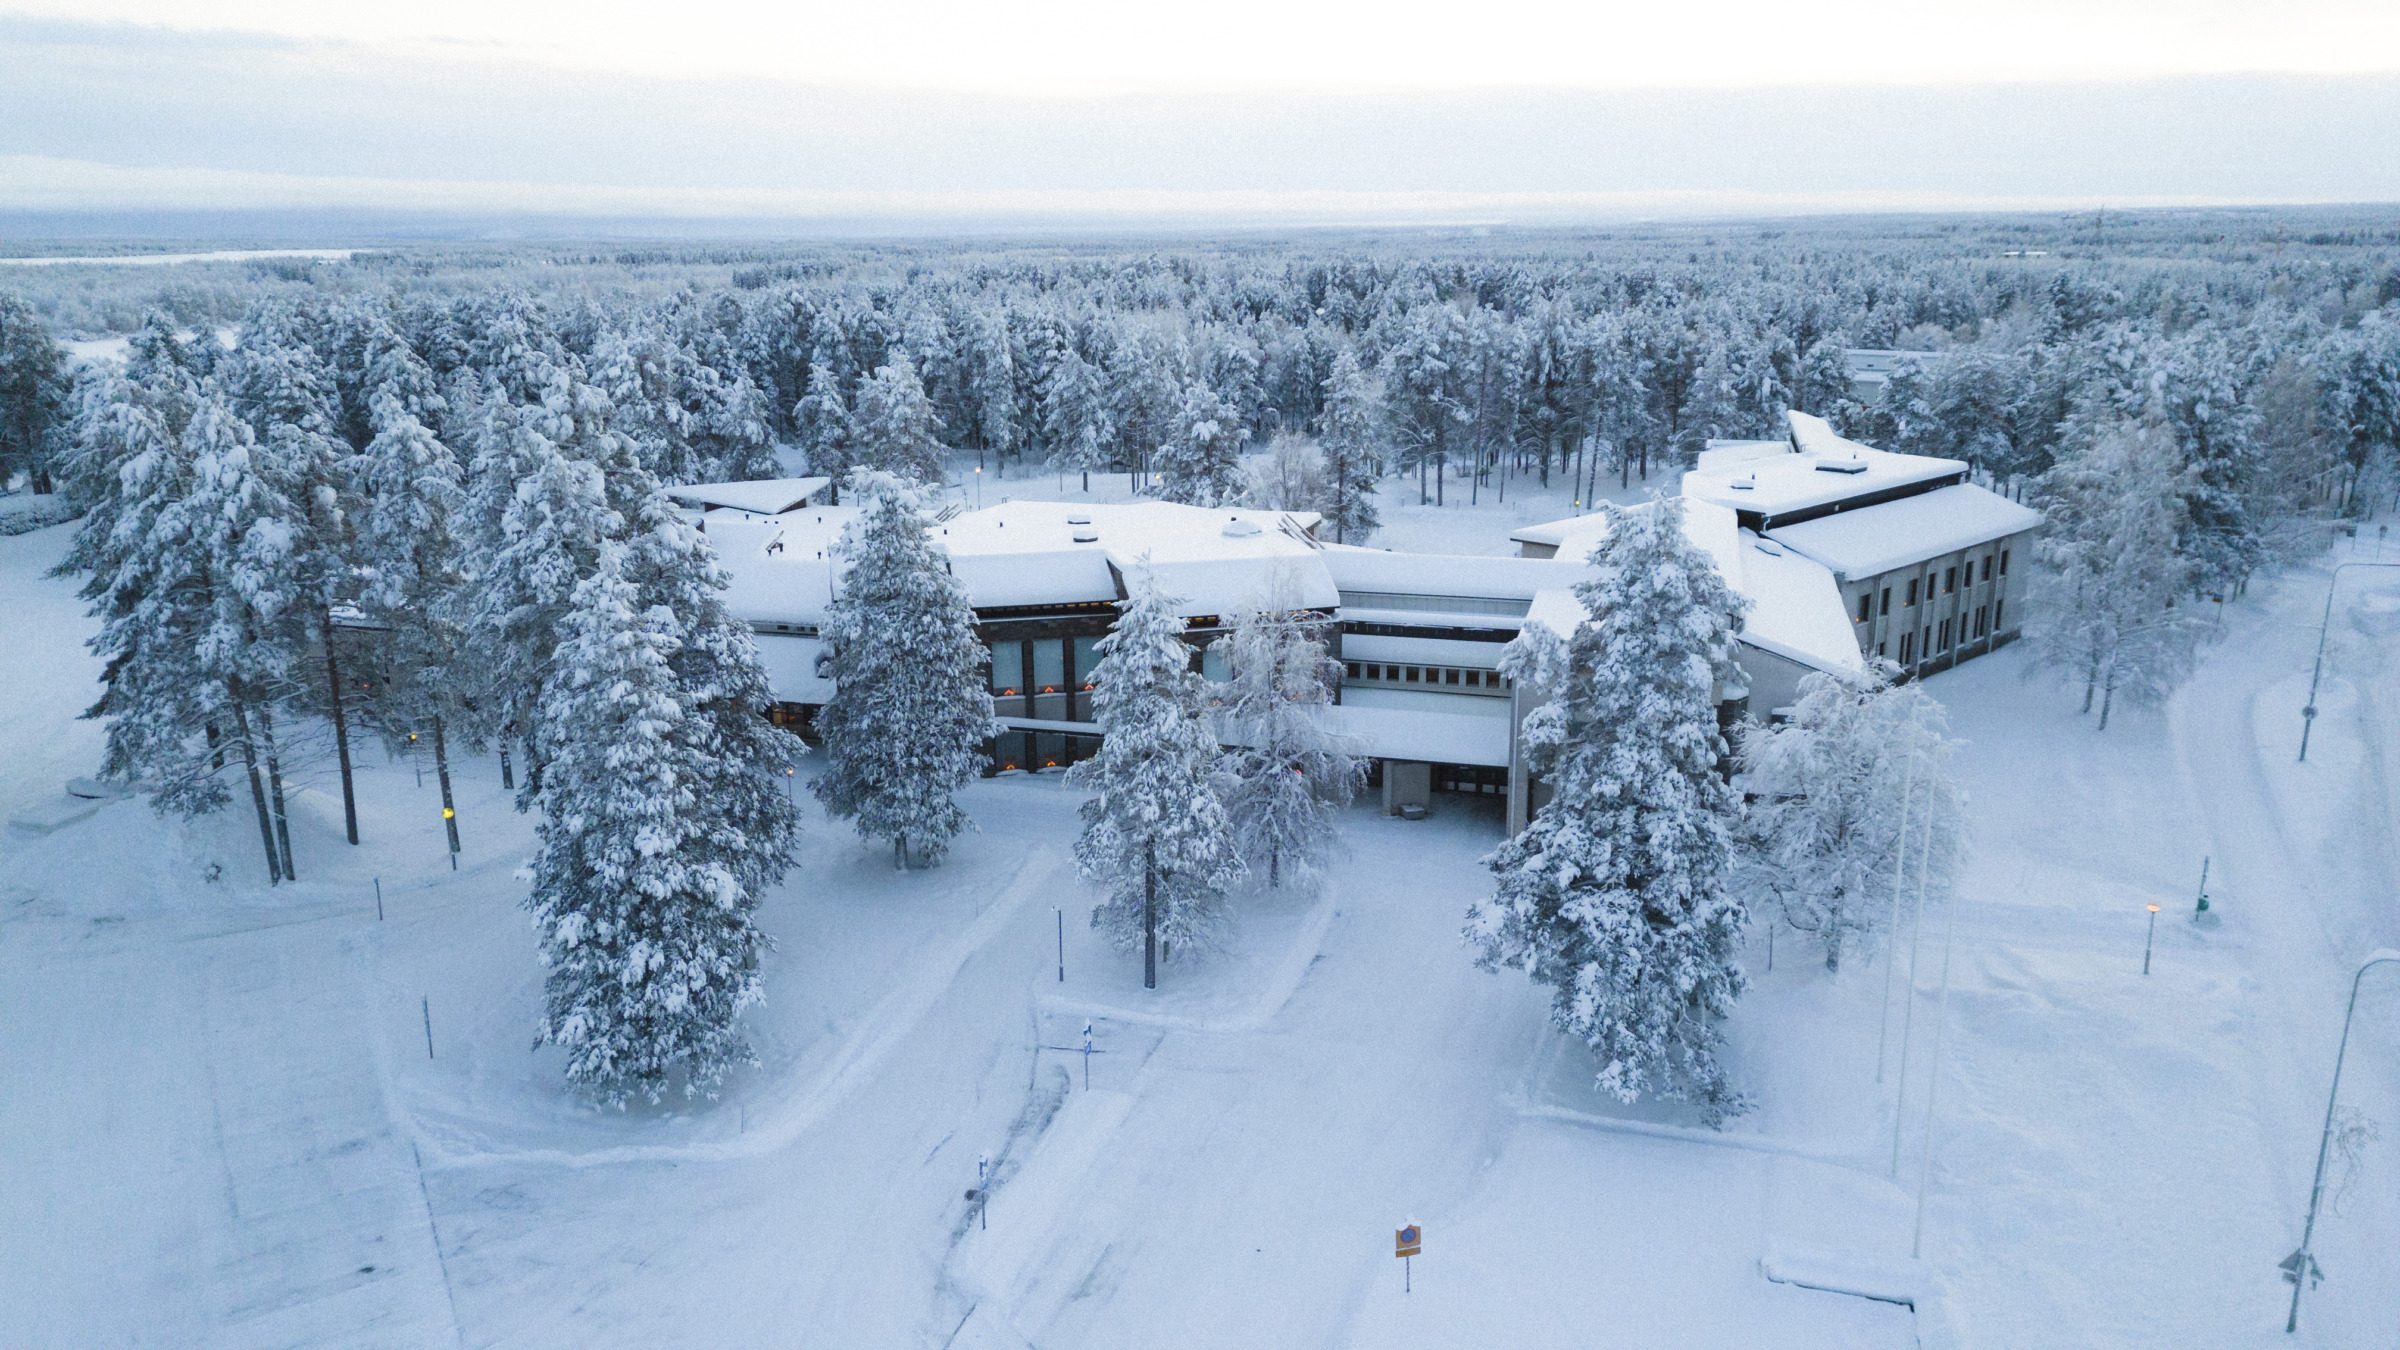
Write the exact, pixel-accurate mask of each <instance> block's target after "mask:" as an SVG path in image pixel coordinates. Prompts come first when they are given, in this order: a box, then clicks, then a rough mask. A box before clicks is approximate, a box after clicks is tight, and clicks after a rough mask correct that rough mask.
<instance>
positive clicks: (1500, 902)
mask: <svg viewBox="0 0 2400 1350" xmlns="http://www.w3.org/2000/svg"><path fill="white" fill-rule="evenodd" d="M1609 515H1610V527H1609V532H1608V537H1607V538H1606V540H1604V541H1603V542H1602V544H1601V545H1600V547H1599V548H1598V549H1597V550H1595V551H1594V553H1593V555H1592V563H1593V566H1594V569H1595V574H1594V575H1593V576H1592V577H1591V578H1590V579H1588V580H1586V581H1584V582H1582V583H1581V584H1579V585H1578V586H1577V587H1576V588H1575V590H1576V595H1577V597H1578V598H1580V599H1581V600H1582V602H1583V606H1584V610H1585V612H1586V615H1587V617H1586V619H1585V621H1584V622H1583V623H1582V624H1580V625H1579V626H1578V627H1577V628H1576V630H1575V632H1574V633H1573V634H1572V635H1570V636H1568V637H1567V638H1566V640H1565V643H1564V647H1563V656H1564V661H1563V662H1560V661H1559V660H1558V659H1557V658H1558V657H1559V656H1560V655H1561V654H1562V653H1561V652H1559V651H1558V650H1556V649H1555V647H1552V648H1549V649H1547V650H1549V659H1548V660H1546V661H1544V660H1539V659H1537V658H1539V657H1540V656H1541V654H1542V652H1543V651H1544V650H1545V648H1544V647H1543V646H1542V645H1541V644H1538V643H1537V644H1534V645H1533V646H1531V647H1529V648H1528V649H1527V650H1526V651H1524V652H1512V653H1511V659H1510V665H1509V667H1507V668H1508V669H1509V670H1510V673H1511V674H1512V675H1513V676H1515V677H1516V678H1518V679H1519V680H1520V681H1522V680H1524V679H1525V678H1526V677H1527V676H1528V675H1532V674H1535V673H1537V672H1535V671H1534V670H1533V669H1531V668H1530V666H1529V665H1528V663H1531V664H1533V665H1552V666H1563V669H1557V670H1555V671H1553V676H1554V678H1553V679H1552V680H1551V681H1550V682H1549V684H1548V686H1547V687H1545V688H1543V689H1542V690H1541V692H1542V693H1543V694H1546V695H1547V696H1548V698H1549V700H1550V701H1549V702H1547V703H1546V704H1544V705H1543V706H1542V707H1541V708H1539V709H1537V710H1536V711H1535V712H1534V713H1533V714H1532V715H1531V716H1529V717H1528V718H1527V719H1526V723H1525V730H1524V740H1525V745H1526V750H1527V754H1528V756H1529V758H1530V759H1531V761H1532V764H1533V767H1534V769H1535V771H1536V772H1538V773H1540V774H1541V775H1542V776H1543V777H1544V778H1545V779H1546V780H1547V781H1548V782H1549V784H1550V789H1551V797H1550V800H1549V801H1548V802H1546V803H1545V804H1544V805H1543V806H1542V808H1541V810H1540V811H1539V812H1537V813H1536V814H1535V816H1534V818H1533V822H1532V824H1531V825H1529V826H1528V827H1527V828H1526V830H1525V832H1524V833H1522V834H1520V835H1518V836H1517V837H1516V838H1514V839H1511V840H1509V841H1508V842H1507V843H1505V844H1503V845H1501V846H1500V848H1499V849H1498V850H1496V851H1495V852H1493V853H1492V855H1491V856H1490V858H1489V859H1487V860H1486V861H1487V864H1488V865H1489V866H1490V867H1491V869H1492V871H1493V873H1494V874H1495V875H1496V876H1497V877H1498V879H1499V880H1498V884H1497V887H1496V889H1495V892H1494V894H1493V896H1492V897H1491V898H1490V899H1489V900H1485V901H1482V902H1480V903H1478V904H1477V905H1475V906H1474V907H1473V908H1472V909H1470V910H1469V911H1468V916H1467V925H1466V936H1467V941H1468V943H1469V944H1470V945H1471V946H1473V947H1474V948H1475V949H1476V950H1477V952H1478V959H1479V963H1480V964H1481V965H1483V966H1484V967H1485V968H1486V969H1495V970H1496V969H1515V970H1522V971H1524V972H1526V973H1527V974H1528V975H1530V976H1531V977H1532V978H1533V979H1534V980H1535V981H1536V982H1538V983H1541V984H1545V985H1548V986H1550V988H1551V989H1552V990H1553V998H1552V1004H1551V1016H1552V1019H1553V1020H1554V1021H1555V1022H1556V1023H1557V1024H1558V1025H1559V1027H1560V1028H1561V1029H1562V1030H1565V1031H1567V1032H1569V1033H1571V1034H1573V1035H1575V1036H1577V1037H1579V1038H1580V1039H1582V1040H1583V1041H1584V1042H1585V1043H1586V1044H1588V1045H1590V1046H1591V1047H1592V1048H1593V1050H1594V1051H1596V1052H1597V1054H1598V1056H1599V1060H1600V1070H1599V1083H1600V1086H1601V1087H1602V1088H1603V1089H1605V1090H1607V1091H1608V1092H1610V1093H1612V1094H1613V1095H1615V1096H1616V1097H1618V1098H1619V1099H1620V1100H1624V1101H1632V1100H1635V1099H1637V1098H1639V1097H1640V1096H1642V1095H1643V1094H1644V1093H1650V1094H1654V1095H1658V1096H1663V1097H1669V1098H1675V1099H1682V1100H1690V1101H1694V1102H1697V1103H1699V1104H1700V1105H1701V1106H1702V1107H1703V1108H1704V1109H1705V1110H1706V1111H1707V1112H1708V1115H1709V1117H1710V1119H1711V1120H1712V1121H1716V1120H1722V1119H1723V1118H1724V1117H1725V1116H1726V1115H1728V1114H1730V1113H1732V1112H1735V1111H1738V1110H1740V1109H1741V1108H1742V1105H1743V1103H1742V1101H1741V1098H1740V1096H1739V1094H1737V1093H1735V1092H1734V1091H1733V1089H1732V1088H1731V1087H1730V1086H1729V1085H1728V1084H1727V1082H1726V1080H1725V1072H1724V1069H1723V1067H1722V1066H1721V1065H1720V1064H1719V1063H1718V1062H1717V1050H1718V1046H1719V1044H1720V1040H1721V1038H1720V1034H1719V1032H1718V1030H1717V1026H1716V1022H1717V1019H1718V1018H1720V1017H1722V1016H1724V1015H1725V1013H1726V1012H1727V1011H1728V1010H1730V1009H1731V1008H1732V1006H1733V1002H1734V1000H1735V999H1736V998H1737V997H1739V995H1740V994H1741V992H1742V988H1743V985H1744V982H1745V981H1744V977H1743V974H1742V968H1741V966H1740V965H1739V964H1738V963H1737V961H1736V953H1737V951H1738V949H1739V947H1740V944H1741V940H1742V929H1743V925H1744V922H1745V920H1746V917H1747V916H1746V913H1745V911H1744V909H1743V906H1742V902H1741V900H1740V898H1739V897H1738V896H1737V895H1735V894H1734V893H1733V891H1732V889H1731V887H1730V886H1729V885H1728V877H1727V872H1728V852H1729V847H1730V845H1729V838H1728V826H1729V824H1730V822H1731V820H1732V817H1733V810H1734V805H1733V797H1732V793H1731V790H1730V789H1729V788H1728V787H1727V786H1726V784H1725V781H1724V779H1723V778H1722V777H1720V776H1719V771H1718V766H1719V763H1720V761H1721V760H1722V759H1723V757H1724V754H1725V743H1724V739H1723V737H1722V736H1721V735H1720V734H1719V732H1718V730H1717V706H1716V688H1715V684H1716V681H1717V680H1718V679H1719V678H1720V677H1722V676H1723V675H1725V674H1726V673H1728V672H1730V671H1731V669H1732V661H1733V641H1734V634H1735V631H1736V629H1737V627H1738V625H1739V623H1740V621H1741V615H1742V604H1743V602H1742V601H1741V600H1740V598H1739V597H1737V596H1735V595H1734V593H1733V592H1732V591H1731V590H1729V589H1728V588H1727V587H1726V585H1725V582H1724V580H1723V579H1722V578H1721V577H1719V576H1718V574H1717V570H1716V565H1715V564H1714V563H1713V562H1711V561H1710V560H1709V558H1708V556H1707V555H1706V554H1705V553H1702V552H1701V551H1700V550H1699V549H1698V548H1696V547H1694V546H1693V544H1692V543H1691V542H1690V541H1689V540H1688V539H1687V538H1685V536H1684V533H1683V522H1682V511H1681V506H1680V503H1679V502H1677V501H1674V500H1672V499H1663V500H1658V501H1654V502H1652V503H1651V504H1649V505H1647V506H1645V507H1640V508H1635V509H1632V510H1620V509H1616V508H1609Z"/></svg>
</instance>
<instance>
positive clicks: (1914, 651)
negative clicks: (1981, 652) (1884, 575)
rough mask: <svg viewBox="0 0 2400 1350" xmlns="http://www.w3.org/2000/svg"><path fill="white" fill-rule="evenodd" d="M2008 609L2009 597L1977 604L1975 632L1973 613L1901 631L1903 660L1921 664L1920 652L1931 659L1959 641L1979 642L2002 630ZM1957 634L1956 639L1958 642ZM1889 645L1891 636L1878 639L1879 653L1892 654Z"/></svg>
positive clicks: (1947, 652)
mask: <svg viewBox="0 0 2400 1350" xmlns="http://www.w3.org/2000/svg"><path fill="white" fill-rule="evenodd" d="M2007 609H2008V602H2007V601H2006V600H1995V601H1993V602H1992V603H1990V604H1988V605H1977V606H1976V607H1975V613H1974V615H1973V618H1974V620H1975V631H1974V632H1973V633H1969V632H1968V631H1967V619H1968V617H1969V616H1968V615H1965V614H1961V615H1959V616H1958V618H1957V619H1955V620H1952V619H1944V620H1942V621H1941V623H1940V624H1938V625H1936V624H1927V625H1925V627H1924V628H1922V629H1920V630H1918V631H1917V632H1913V633H1902V634H1901V635H1900V664H1901V665H1903V666H1913V665H1915V664H1917V660H1918V658H1919V656H1920V655H1922V656H1923V658H1924V659H1925V660H1927V661H1931V660H1933V659H1934V658H1936V657H1939V656H1945V655H1948V654H1949V651H1950V649H1951V647H1953V646H1955V645H1957V643H1958V642H1975V641H1978V640H1980V639H1982V638H1984V637H1986V636H1988V635H1990V634H1993V633H1997V632H1999V631H2000V622H2001V615H2002V614H2004V613H2006V612H2007ZM1954 623H1955V625H1956V631H1955V632H1953V630H1952V625H1953V624H1954ZM1953 638H1955V639H1956V641H1955V642H1954V641H1953ZM1889 645H1890V643H1889V642H1888V640H1887V641H1885V642H1878V643H1876V644H1875V654H1876V655H1877V656H1889V655H1890V654H1891V653H1890V652H1889V651H1887V650H1886V648H1887V647H1889Z"/></svg>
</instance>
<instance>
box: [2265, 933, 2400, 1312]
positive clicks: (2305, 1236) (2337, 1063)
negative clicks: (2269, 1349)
mask: <svg viewBox="0 0 2400 1350" xmlns="http://www.w3.org/2000/svg"><path fill="white" fill-rule="evenodd" d="M2381 965H2400V950H2395V949H2393V948H2390V947H2385V948H2382V949H2380V950H2378V951H2376V952H2375V953H2374V954H2373V955H2371V956H2369V957H2368V958H2367V959H2366V960H2365V961H2364V962H2363V963H2361V964H2360V965H2359V968H2358V973H2357V974H2355V975H2352V976H2351V977H2350V1006H2349V1007H2348V1009H2347V1010H2345V1011H2344V1012H2343V1013H2342V1040H2341V1044H2340V1045H2339V1046H2338V1047H2337V1048H2336V1049H2335V1050H2334V1052H2333V1086H2332V1087H2331V1088H2329V1089H2328V1090H2327V1091H2326V1093H2325V1130H2324V1133H2323V1134H2321V1135H2319V1136H2318V1137H2317V1175H2316V1180H2314V1181H2312V1182H2310V1183H2309V1187H2308V1218H2307V1220H2306V1221H2305V1222H2303V1223H2302V1224H2301V1225H2300V1249H2299V1250H2298V1251H2296V1252H2293V1253H2292V1254H2291V1255H2290V1256H2288V1257H2286V1258H2284V1262H2283V1269H2284V1277H2285V1278H2286V1279H2289V1280H2290V1281H2291V1282H2292V1312H2291V1316H2289V1317H2288V1318H2286V1319H2285V1320H2284V1323H2283V1330H2284V1333H2285V1334H2286V1335H2289V1334H2291V1333H2292V1332H2295V1331H2298V1330H2299V1329H2300V1294H2301V1291H2302V1290H2304V1289H2306V1288H2307V1287H2308V1277H2309V1275H2310V1274H2311V1272H2313V1271H2314V1270H2315V1269H2316V1265H2317V1262H2316V1257H2315V1255H2314V1254H2313V1253H2311V1252H2310V1250H2309V1245H2310V1244H2311V1243H2312V1242H2314V1241H2315V1239H2316V1236H2317V1205H2318V1202H2319V1201H2321V1200H2323V1199H2324V1198H2325V1156H2326V1154H2328V1153H2329V1152H2331V1151H2332V1149H2333V1106H2334V1103H2335V1102H2336V1101H2338V1100H2340V1098H2341V1095H2342V1061H2343V1060H2345V1059H2347V1058H2349V1055H2350V1021H2351V1019H2352V1018H2353V1017H2355V1016H2357V1014H2358V984H2359V981H2361V980H2363V979H2365V978H2366V975H2367V972H2368V971H2370V970H2372V969H2374V968H2375V967H2377V966H2381Z"/></svg>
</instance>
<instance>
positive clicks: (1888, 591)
mask: <svg viewBox="0 0 2400 1350" xmlns="http://www.w3.org/2000/svg"><path fill="white" fill-rule="evenodd" d="M1883 612H1884V613H1886V614H1889V613H1891V612H1892V588H1891V587H1889V586H1886V587H1884V588H1883Z"/></svg>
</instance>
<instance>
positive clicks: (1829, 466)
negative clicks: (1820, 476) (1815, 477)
mask: <svg viewBox="0 0 2400 1350" xmlns="http://www.w3.org/2000/svg"><path fill="white" fill-rule="evenodd" d="M1866 471H1867V462H1866V461H1865V460H1863V459H1820V460H1818V461H1817V472H1818V473H1865V472H1866Z"/></svg>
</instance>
